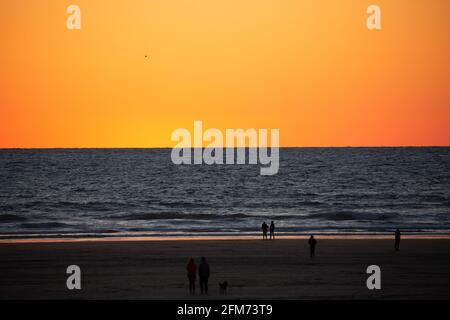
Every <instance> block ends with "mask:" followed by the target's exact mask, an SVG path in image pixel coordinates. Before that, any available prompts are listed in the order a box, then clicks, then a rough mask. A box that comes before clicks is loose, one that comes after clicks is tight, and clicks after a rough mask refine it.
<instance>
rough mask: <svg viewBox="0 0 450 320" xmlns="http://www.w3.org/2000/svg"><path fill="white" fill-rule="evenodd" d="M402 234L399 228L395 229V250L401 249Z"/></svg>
mask: <svg viewBox="0 0 450 320" xmlns="http://www.w3.org/2000/svg"><path fill="white" fill-rule="evenodd" d="M401 236H402V234H401V233H400V230H399V229H397V230H395V245H394V246H395V251H398V250H400V237H401Z"/></svg>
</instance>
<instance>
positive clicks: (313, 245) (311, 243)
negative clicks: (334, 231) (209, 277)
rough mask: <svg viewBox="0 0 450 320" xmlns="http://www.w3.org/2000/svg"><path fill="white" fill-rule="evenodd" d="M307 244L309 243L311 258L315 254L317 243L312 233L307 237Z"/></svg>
mask: <svg viewBox="0 0 450 320" xmlns="http://www.w3.org/2000/svg"><path fill="white" fill-rule="evenodd" d="M308 244H309V256H310V257H311V258H313V257H315V256H316V244H317V240H316V239H314V236H313V235H311V237H309V240H308Z"/></svg>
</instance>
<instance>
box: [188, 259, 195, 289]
mask: <svg viewBox="0 0 450 320" xmlns="http://www.w3.org/2000/svg"><path fill="white" fill-rule="evenodd" d="M186 271H187V277H188V279H189V293H190V294H195V276H196V274H197V266H196V265H195V262H194V259H192V258H191V259H190V260H189V263H188V264H187V266H186Z"/></svg>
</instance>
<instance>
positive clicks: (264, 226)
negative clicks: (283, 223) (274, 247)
mask: <svg viewBox="0 0 450 320" xmlns="http://www.w3.org/2000/svg"><path fill="white" fill-rule="evenodd" d="M261 229H262V232H263V240H267V230H269V231H270V239H271V240H275V223H273V221H272V222H271V223H270V227H269V226H268V225H267V223H266V222H265V221H264V222H263V224H262V226H261Z"/></svg>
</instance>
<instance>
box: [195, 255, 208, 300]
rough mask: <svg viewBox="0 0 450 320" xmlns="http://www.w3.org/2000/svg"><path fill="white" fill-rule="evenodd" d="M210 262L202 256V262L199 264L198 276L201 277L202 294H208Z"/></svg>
mask: <svg viewBox="0 0 450 320" xmlns="http://www.w3.org/2000/svg"><path fill="white" fill-rule="evenodd" d="M209 274H210V271H209V264H208V263H207V262H206V258H205V257H202V259H201V263H200V265H199V266H198V276H199V277H200V292H201V294H203V293H205V294H208V279H209Z"/></svg>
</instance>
